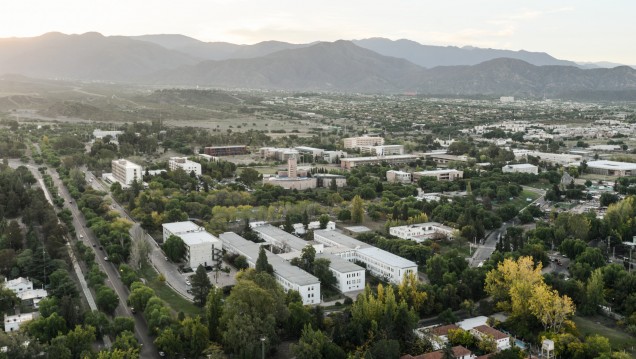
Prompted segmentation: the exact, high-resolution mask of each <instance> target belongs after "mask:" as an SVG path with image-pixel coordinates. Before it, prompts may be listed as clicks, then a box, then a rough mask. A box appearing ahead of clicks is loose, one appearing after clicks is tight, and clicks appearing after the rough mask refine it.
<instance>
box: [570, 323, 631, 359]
mask: <svg viewBox="0 0 636 359" xmlns="http://www.w3.org/2000/svg"><path fill="white" fill-rule="evenodd" d="M574 323H576V327H577V328H578V329H579V332H580V333H581V335H583V336H587V335H590V334H599V335H602V336H604V337H607V338H608V339H609V341H610V344H611V345H612V350H621V351H622V350H625V351H626V352H628V353H629V354H630V355H631V356H632V357H633V358H636V338H634V337H632V336H631V335H629V334H627V333H625V332H622V331H620V330H617V329H614V328H610V327H609V326H606V325H608V324H611V321H609V319H608V318H605V317H600V316H599V317H591V318H583V317H579V316H576V317H574Z"/></svg>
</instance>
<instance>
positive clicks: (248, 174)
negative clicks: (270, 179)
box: [238, 167, 263, 187]
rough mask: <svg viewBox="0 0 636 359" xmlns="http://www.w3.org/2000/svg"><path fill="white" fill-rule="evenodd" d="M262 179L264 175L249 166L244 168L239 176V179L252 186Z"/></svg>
mask: <svg viewBox="0 0 636 359" xmlns="http://www.w3.org/2000/svg"><path fill="white" fill-rule="evenodd" d="M262 179H263V175H261V174H260V173H259V172H258V171H257V170H255V169H253V168H249V167H248V168H243V169H242V170H241V175H240V176H239V177H238V180H239V181H241V182H243V183H244V184H245V185H247V186H250V187H251V186H252V185H253V184H255V183H256V182H258V181H260V180H262Z"/></svg>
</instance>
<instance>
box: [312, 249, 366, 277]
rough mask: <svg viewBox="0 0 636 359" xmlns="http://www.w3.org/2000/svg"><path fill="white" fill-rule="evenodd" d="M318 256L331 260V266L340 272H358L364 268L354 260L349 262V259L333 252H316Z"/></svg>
mask: <svg viewBox="0 0 636 359" xmlns="http://www.w3.org/2000/svg"><path fill="white" fill-rule="evenodd" d="M316 258H324V259H328V260H330V261H331V263H330V264H329V268H333V269H334V270H336V271H338V272H340V273H349V272H357V271H363V270H364V268H362V267H360V266H359V265H357V264H355V263H353V262H349V261H348V260H346V259H342V258H340V257H338V256H336V255H333V254H316Z"/></svg>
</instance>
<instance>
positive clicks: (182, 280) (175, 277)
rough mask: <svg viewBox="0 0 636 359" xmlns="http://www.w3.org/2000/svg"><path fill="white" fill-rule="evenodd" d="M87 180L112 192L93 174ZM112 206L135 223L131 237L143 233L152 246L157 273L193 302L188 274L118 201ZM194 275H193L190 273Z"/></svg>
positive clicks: (152, 259)
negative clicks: (171, 261)
mask: <svg viewBox="0 0 636 359" xmlns="http://www.w3.org/2000/svg"><path fill="white" fill-rule="evenodd" d="M86 180H87V182H88V183H89V184H90V185H92V186H93V188H94V189H96V190H99V191H104V192H110V191H109V190H108V189H107V185H106V184H105V183H102V181H101V180H100V179H98V178H96V177H95V176H94V175H93V174H92V173H90V172H88V171H86ZM110 199H111V201H112V206H111V208H112V209H113V210H115V211H117V212H118V213H119V215H120V216H122V217H123V218H126V219H128V220H129V221H131V222H133V227H132V228H131V229H130V235H131V236H132V237H133V238H136V236H138V235H139V233H143V234H142V235H143V238H144V240H146V241H147V242H148V244H149V245H150V253H149V254H148V259H150V263H151V264H152V265H153V267H154V268H155V270H156V271H157V273H160V274H163V276H164V277H165V278H166V283H167V284H168V285H169V286H170V287H172V289H174V290H175V291H176V292H177V293H179V294H180V295H181V296H183V297H185V298H187V299H189V300H193V298H194V297H193V296H192V295H191V294H189V293H188V292H187V291H188V289H190V286H188V285H187V284H186V277H187V276H188V274H184V273H180V272H179V271H178V269H177V266H176V265H174V264H172V263H170V262H169V261H167V260H166V256H165V254H164V253H163V251H162V250H161V248H160V247H159V245H158V244H157V241H155V240H154V238H152V237H151V236H150V235H149V234H148V233H146V231H144V230H143V229H142V228H141V226H140V225H139V223H137V222H135V221H134V220H133V219H132V218H131V217H130V216H129V215H128V213H126V210H125V209H124V208H123V207H122V206H121V205H120V204H119V203H117V201H116V200H115V199H114V198H112V196H111V198H110ZM190 274H193V273H190Z"/></svg>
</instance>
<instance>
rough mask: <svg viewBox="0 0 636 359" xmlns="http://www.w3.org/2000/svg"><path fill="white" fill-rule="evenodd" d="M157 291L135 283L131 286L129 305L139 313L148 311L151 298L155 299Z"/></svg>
mask: <svg viewBox="0 0 636 359" xmlns="http://www.w3.org/2000/svg"><path fill="white" fill-rule="evenodd" d="M154 295H155V291H154V290H153V289H152V288H150V287H146V286H145V285H144V284H142V283H141V282H135V283H133V284H132V285H131V286H130V296H128V305H130V306H131V307H133V308H136V309H137V310H139V311H144V310H146V306H147V304H148V301H149V300H150V298H152V297H154Z"/></svg>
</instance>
